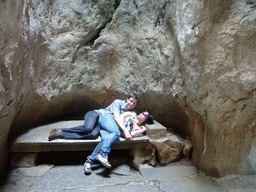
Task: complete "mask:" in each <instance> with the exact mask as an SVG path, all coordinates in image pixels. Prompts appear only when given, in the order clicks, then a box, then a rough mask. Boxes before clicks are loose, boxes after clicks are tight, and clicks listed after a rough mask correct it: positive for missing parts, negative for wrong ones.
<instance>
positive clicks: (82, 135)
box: [48, 93, 139, 141]
mask: <svg viewBox="0 0 256 192" xmlns="http://www.w3.org/2000/svg"><path fill="white" fill-rule="evenodd" d="M138 101H139V97H138V95H137V94H135V93H133V94H131V95H129V96H128V98H127V99H126V100H120V99H116V100H115V101H113V102H112V103H111V104H110V105H109V106H108V107H106V108H105V109H99V110H93V111H89V112H88V113H86V114H85V116H84V125H81V126H77V127H73V128H69V129H67V128H65V129H62V130H59V129H52V130H51V132H50V134H49V137H48V139H49V141H52V140H54V139H57V138H60V139H96V138H98V136H99V131H100V128H99V126H98V122H99V120H100V119H101V117H103V116H104V115H106V114H118V115H120V114H122V113H124V112H126V111H128V110H134V108H135V106H136V105H137V103H138ZM128 137H129V136H128Z"/></svg>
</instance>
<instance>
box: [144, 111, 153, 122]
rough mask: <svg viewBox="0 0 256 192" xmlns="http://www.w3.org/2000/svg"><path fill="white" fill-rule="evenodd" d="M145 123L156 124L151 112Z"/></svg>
mask: <svg viewBox="0 0 256 192" xmlns="http://www.w3.org/2000/svg"><path fill="white" fill-rule="evenodd" d="M144 123H145V124H154V117H153V115H152V114H151V113H150V112H148V116H147V119H146V121H145V122H144Z"/></svg>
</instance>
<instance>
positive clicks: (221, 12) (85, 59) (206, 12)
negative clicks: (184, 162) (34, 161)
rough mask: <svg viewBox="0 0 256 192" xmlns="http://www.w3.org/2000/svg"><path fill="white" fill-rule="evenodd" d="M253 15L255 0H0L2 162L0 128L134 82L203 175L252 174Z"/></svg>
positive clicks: (109, 94) (107, 96)
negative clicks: (188, 146)
mask: <svg viewBox="0 0 256 192" xmlns="http://www.w3.org/2000/svg"><path fill="white" fill-rule="evenodd" d="M255 15H256V1H255V0H216V1H204V0H199V1H198V0H151V1H144V0H134V1H130V0H105V1H104V0H98V1H97V0H95V1H91V0H74V1H67V0H44V1H43V0H24V1H14V0H10V1H1V2H0V16H1V17H0V18H1V19H0V36H1V38H0V74H1V75H0V112H1V113H0V125H1V129H0V165H1V170H4V167H6V166H5V165H6V162H7V160H8V159H7V144H8V142H7V138H8V134H9V136H10V137H11V136H12V135H13V133H15V132H17V131H20V130H23V129H25V128H30V127H32V126H33V125H35V124H38V123H42V122H46V121H47V120H52V119H55V118H57V117H60V116H62V115H69V114H71V113H73V112H83V113H84V112H85V111H87V110H90V109H92V108H98V107H104V106H106V105H107V104H109V103H110V102H111V101H112V100H113V99H115V98H125V96H126V95H127V94H128V93H130V92H138V93H139V94H140V95H141V102H140V105H139V106H138V109H147V110H149V111H151V112H152V113H153V115H154V117H155V118H156V119H157V121H159V122H160V123H162V124H164V125H165V126H167V127H172V128H174V129H176V130H177V131H180V132H182V133H185V134H187V135H189V136H190V137H191V139H192V143H193V153H192V160H193V162H194V163H195V165H196V166H197V167H198V168H200V169H201V170H202V171H204V172H205V173H206V174H209V175H213V176H217V177H218V176H223V175H226V174H237V173H241V174H251V173H256V160H255V159H256V156H255V154H256V137H255V136H256V92H255V90H256V83H255V82H256V66H255V62H256V54H255V53H256V42H255V41H256V26H255V25H256V17H255Z"/></svg>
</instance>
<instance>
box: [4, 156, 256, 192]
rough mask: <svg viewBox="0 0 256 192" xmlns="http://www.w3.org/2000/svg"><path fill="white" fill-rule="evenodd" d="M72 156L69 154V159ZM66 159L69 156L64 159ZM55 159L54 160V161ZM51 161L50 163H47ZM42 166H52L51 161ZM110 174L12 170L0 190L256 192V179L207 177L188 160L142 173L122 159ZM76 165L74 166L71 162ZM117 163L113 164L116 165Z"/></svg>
mask: <svg viewBox="0 0 256 192" xmlns="http://www.w3.org/2000/svg"><path fill="white" fill-rule="evenodd" d="M70 156H72V155H70V154H68V155H67V156H66V158H67V159H68V158H72V157H70ZM59 157H60V158H64V157H65V155H60V156H59ZM53 158H54V157H53ZM47 161H48V162H47ZM47 161H46V160H41V163H49V159H48V160H47ZM119 162H121V163H119V164H116V166H115V167H114V168H113V169H112V170H110V171H108V170H106V169H105V168H103V167H102V166H100V165H99V164H95V166H94V168H93V172H92V174H91V175H90V176H87V175H84V172H83V164H82V163H81V162H78V163H77V164H74V163H73V164H72V165H70V164H67V162H66V161H63V162H62V163H59V164H55V165H54V164H40V165H37V166H34V167H29V168H17V169H12V170H11V171H10V172H9V174H8V176H7V178H6V181H5V182H4V183H3V185H2V186H1V187H0V191H1V192H13V191H15V192H16V191H19V192H23V191H24V192H25V191H43V192H48V191H49V192H50V191H51V192H52V191H70V192H71V191H129V192H132V191H136V192H143V191H146V192H149V191H153V192H154V191H158V192H162V191H172V192H173V191H176V192H180V191H181V192H182V191H185V192H186V191H190V192H191V191H195V192H201V191H202V192H206V191H207V192H208V191H230V192H231V191H232V192H233V191H251V192H252V191H253V192H254V191H255V190H256V176H255V175H250V176H245V175H232V176H226V177H223V178H220V179H216V178H212V177H208V176H205V175H204V174H202V173H200V172H199V171H198V170H197V169H196V168H195V166H194V165H193V164H192V163H191V162H189V161H186V160H184V159H182V160H181V161H179V162H176V163H173V164H171V165H169V166H166V167H155V168H154V167H151V166H148V165H143V166H141V168H140V170H139V171H135V170H133V169H131V167H130V166H129V165H128V164H127V162H125V160H124V159H123V162H122V159H121V161H120V158H119ZM71 163H72V162H71ZM112 163H113V162H112Z"/></svg>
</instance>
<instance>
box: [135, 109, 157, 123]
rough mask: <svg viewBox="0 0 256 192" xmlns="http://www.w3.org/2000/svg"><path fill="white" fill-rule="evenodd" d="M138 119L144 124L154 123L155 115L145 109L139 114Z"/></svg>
mask: <svg viewBox="0 0 256 192" xmlns="http://www.w3.org/2000/svg"><path fill="white" fill-rule="evenodd" d="M138 121H139V122H140V123H141V124H142V123H144V124H153V123H154V118H153V115H152V114H150V113H149V112H148V111H144V112H142V113H140V114H139V115H138Z"/></svg>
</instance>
